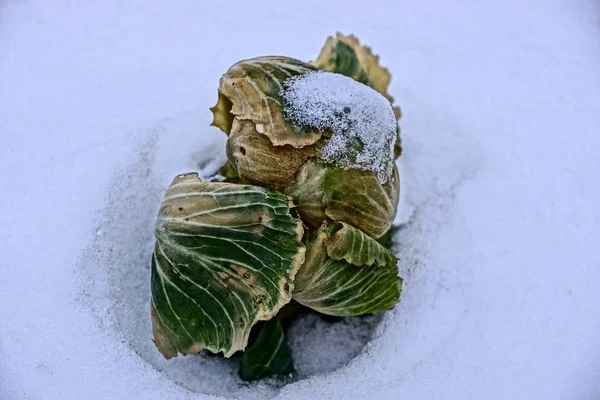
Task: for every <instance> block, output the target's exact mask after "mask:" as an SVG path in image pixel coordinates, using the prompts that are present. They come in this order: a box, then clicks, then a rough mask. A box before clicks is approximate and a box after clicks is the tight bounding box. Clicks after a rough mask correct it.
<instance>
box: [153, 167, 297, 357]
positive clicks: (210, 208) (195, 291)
mask: <svg viewBox="0 0 600 400" xmlns="http://www.w3.org/2000/svg"><path fill="white" fill-rule="evenodd" d="M155 235H156V246H155V251H154V255H153V260H152V275H151V290H152V301H151V313H152V326H153V331H154V340H155V342H156V345H157V347H158V349H159V350H160V352H161V353H162V354H163V356H164V357H165V358H171V357H174V356H176V355H177V353H182V354H193V353H198V352H199V351H200V350H201V349H203V348H206V349H208V350H210V351H211V352H213V353H218V352H221V351H222V352H223V353H224V354H225V356H226V357H229V356H231V355H232V354H233V353H235V352H236V351H238V350H243V349H244V348H245V347H246V344H247V342H248V335H249V333H250V329H251V328H252V326H253V325H254V324H255V323H256V322H257V321H259V320H268V319H270V318H272V317H273V316H274V315H275V314H276V313H277V311H278V310H279V309H280V308H281V307H282V306H283V305H285V304H286V303H288V302H289V301H290V300H291V290H292V289H293V287H294V276H295V275H296V272H297V270H298V268H299V267H300V265H301V264H302V262H303V261H304V253H305V248H304V246H303V244H302V243H301V239H302V235H303V228H302V223H301V221H300V220H298V219H296V218H294V217H293V216H292V215H291V214H290V200H289V198H288V197H286V196H284V195H282V194H280V193H277V192H272V191H269V190H267V189H264V188H261V187H258V186H250V185H239V184H230V183H208V182H201V181H200V179H199V178H198V176H197V174H187V175H180V176H179V177H177V178H175V180H174V181H173V183H172V184H171V186H170V187H169V189H168V191H167V193H166V195H165V199H164V201H163V203H162V205H161V207H160V211H159V216H158V220H157V224H156V229H155Z"/></svg>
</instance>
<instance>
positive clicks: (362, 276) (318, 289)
mask: <svg viewBox="0 0 600 400" xmlns="http://www.w3.org/2000/svg"><path fill="white" fill-rule="evenodd" d="M306 245H307V251H306V260H305V263H304V265H303V266H302V267H301V268H300V270H299V271H298V274H297V275H296V282H295V283H296V288H295V289H294V300H296V301H297V302H298V303H300V304H302V305H304V306H306V307H310V308H312V309H314V310H316V311H318V312H320V313H323V314H328V315H335V316H352V315H361V314H366V313H372V312H377V311H384V310H389V309H392V308H393V307H394V305H395V304H396V303H397V301H398V297H399V296H400V291H401V286H402V279H400V278H399V277H398V266H397V259H396V257H395V256H394V255H393V254H392V253H391V252H390V251H389V250H387V249H386V248H385V247H383V246H382V245H381V244H379V243H378V242H377V241H376V240H375V239H373V238H371V237H369V236H367V235H365V234H364V233H362V232H361V231H359V230H358V229H356V228H353V227H352V226H350V225H348V224H345V223H343V222H336V223H333V224H331V225H327V224H323V225H322V226H321V227H320V228H319V229H318V230H317V231H316V232H315V233H314V234H313V235H312V236H311V237H310V238H309V239H308V240H307V244H306Z"/></svg>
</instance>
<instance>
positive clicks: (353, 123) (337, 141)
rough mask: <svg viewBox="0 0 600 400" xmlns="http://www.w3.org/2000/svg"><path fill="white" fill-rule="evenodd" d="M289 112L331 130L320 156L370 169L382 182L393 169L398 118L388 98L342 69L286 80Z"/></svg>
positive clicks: (298, 120) (299, 120)
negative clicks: (338, 72)
mask: <svg viewBox="0 0 600 400" xmlns="http://www.w3.org/2000/svg"><path fill="white" fill-rule="evenodd" d="M282 97H283V99H284V102H285V104H286V107H285V109H284V112H285V113H286V117H287V118H289V119H290V120H292V121H294V122H295V123H297V124H299V125H301V126H310V127H312V128H317V129H319V130H322V131H325V130H331V137H330V138H329V139H328V140H327V141H326V143H325V146H323V149H322V150H321V152H320V154H319V157H318V158H319V160H320V161H323V162H326V163H333V164H335V165H337V166H338V167H340V168H344V169H350V168H357V169H361V170H364V171H372V172H373V173H375V174H376V175H377V179H378V180H379V182H380V183H382V184H384V183H386V182H387V180H388V179H389V178H390V176H391V175H392V168H393V160H394V142H395V139H396V118H395V117H394V111H393V110H392V106H391V104H390V102H389V101H388V100H387V99H386V98H385V97H383V96H382V95H381V94H379V93H377V92H376V91H375V90H373V89H371V88H370V87H368V86H366V85H363V84H362V83H358V82H356V81H355V80H354V79H351V78H348V77H346V76H344V75H340V74H334V73H331V72H323V71H318V72H311V73H307V74H303V75H300V76H295V77H292V78H290V79H288V80H286V81H285V82H284V89H283V90H282Z"/></svg>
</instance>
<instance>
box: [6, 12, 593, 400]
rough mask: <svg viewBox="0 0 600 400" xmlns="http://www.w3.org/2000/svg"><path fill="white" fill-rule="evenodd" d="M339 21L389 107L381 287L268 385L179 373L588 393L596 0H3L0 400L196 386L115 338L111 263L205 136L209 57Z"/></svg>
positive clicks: (210, 388)
mask: <svg viewBox="0 0 600 400" xmlns="http://www.w3.org/2000/svg"><path fill="white" fill-rule="evenodd" d="M336 3H337V4H336ZM338 30H339V31H342V32H344V33H355V34H356V35H357V36H358V37H359V38H360V39H361V40H362V41H363V42H364V43H367V44H369V45H371V46H372V47H373V48H374V50H375V51H376V52H377V53H379V54H381V60H382V63H383V64H384V65H386V66H388V67H389V68H390V70H391V72H392V76H393V81H392V87H391V90H390V93H391V94H392V95H393V96H394V97H395V98H396V100H397V102H398V103H399V105H400V106H401V107H402V110H403V118H402V120H401V126H402V129H403V131H402V132H403V139H404V145H405V146H404V147H405V153H404V155H403V157H402V159H401V160H402V161H401V178H402V185H403V186H402V202H403V203H402V204H403V210H402V212H401V215H400V216H399V220H408V221H409V222H408V223H407V224H406V226H405V227H404V229H402V230H401V231H400V233H399V235H398V238H397V241H398V254H399V256H400V258H401V261H402V273H403V276H405V287H404V293H403V295H402V301H401V303H400V305H399V306H398V307H397V308H396V309H395V310H394V311H393V312H390V313H388V314H387V315H386V316H385V317H384V318H383V321H382V323H381V325H380V326H379V327H378V329H377V332H376V335H375V336H376V337H375V339H374V340H373V341H372V342H371V343H370V344H369V345H368V346H367V348H366V349H365V351H363V352H362V354H361V355H359V356H358V357H357V358H356V359H354V360H353V361H352V362H351V363H350V364H349V365H348V366H346V367H343V368H341V369H338V370H336V371H334V372H327V373H324V374H320V375H316V376H313V377H311V378H309V379H305V380H301V381H299V382H296V383H293V384H290V385H287V386H285V387H284V388H283V389H281V391H279V392H278V391H274V390H272V389H269V388H264V387H258V388H257V387H250V388H239V387H238V388H233V389H232V387H230V386H231V384H230V380H228V379H225V378H223V379H222V381H221V382H220V381H218V374H217V375H215V374H213V375H210V374H209V375H205V376H204V377H202V376H200V375H201V374H203V373H206V371H205V370H198V374H199V378H198V379H199V382H200V383H198V385H197V386H196V387H195V388H193V389H194V390H196V392H197V391H200V392H202V391H203V390H204V391H205V392H207V393H214V392H215V391H216V390H217V389H218V387H219V384H222V385H223V386H224V388H223V394H230V395H243V396H245V398H253V397H258V396H262V395H277V396H279V398H281V399H304V398H321V397H322V398H350V399H354V398H356V399H358V398H361V399H362V398H393V399H396V398H406V399H432V398H436V399H437V398H440V399H464V398H473V399H537V398H540V399H578V400H579V399H596V398H599V397H600V343H599V341H598V338H599V337H600V297H599V296H598V295H597V293H598V289H597V288H598V287H599V285H600V252H598V251H597V245H598V243H600V228H598V226H597V224H598V221H600V185H599V184H598V182H599V181H600V180H599V179H598V176H600V161H599V154H600V151H599V150H598V149H600V135H598V132H599V131H600V46H599V44H600V4H598V3H597V2H596V1H593V0H589V1H585V0H564V1H558V0H537V1H534V0H532V1H528V2H527V1H519V0H510V1H504V2H491V1H487V2H477V3H475V2H470V1H458V2H446V1H441V0H438V1H428V2H410V3H408V2H399V1H397V2H392V1H390V2H368V3H364V2H342V1H337V2H323V1H304V2H295V3H293V4H292V3H290V4H287V3H282V2H277V3H275V2H272V3H267V2H262V1H253V2H192V1H189V2H184V1H180V2H173V3H171V4H169V5H168V6H166V5H165V6H161V5H160V3H158V2H156V3H152V2H142V1H130V2H119V1H104V2H100V1H96V2H73V1H54V2H44V1H35V0H29V1H24V0H23V1H18V0H12V1H11V0H8V1H4V2H2V3H0V173H1V174H2V178H1V179H0V254H2V263H1V265H0V314H1V315H2V322H1V323H0V399H65V398H67V399H70V398H74V399H75V398H89V399H105V398H124V399H129V398H132V399H133V398H144V399H154V398H156V399H161V400H164V399H180V398H189V399H196V398H205V397H207V396H206V395H203V394H202V393H196V392H193V391H189V390H188V389H186V387H189V386H190V385H185V384H183V385H178V384H176V383H174V381H176V380H177V379H176V378H175V377H174V376H173V374H174V373H175V370H172V371H171V372H168V371H167V372H165V371H162V372H159V371H161V367H160V366H157V365H158V363H159V361H156V360H155V361H153V360H151V359H150V358H149V356H148V354H149V353H144V347H143V346H144V345H142V344H140V343H136V342H135V340H134V339H132V338H135V337H137V334H138V333H139V332H144V327H145V326H146V325H144V322H143V320H142V321H140V322H139V323H138V322H136V318H135V314H132V313H133V312H134V310H137V309H143V307H144V304H143V301H141V300H140V299H139V298H138V297H136V296H135V294H136V293H142V292H143V291H144V290H143V289H144V287H145V286H144V285H147V282H137V281H136V280H135V279H136V275H135V274H136V273H137V272H135V271H134V270H132V269H131V266H132V265H136V264H135V262H134V261H132V260H139V259H143V257H144V256H145V255H146V254H147V252H148V249H147V248H145V247H143V244H144V243H146V244H147V243H148V242H147V240H146V241H144V237H146V238H147V237H148V235H150V237H151V232H148V231H147V230H146V228H147V225H148V224H150V226H151V218H150V217H151V215H152V212H154V211H153V207H156V202H157V201H159V199H160V196H161V190H163V189H164V188H165V187H166V185H167V184H168V183H169V182H170V179H171V178H172V176H173V175H174V174H176V173H179V172H186V171H187V170H190V169H197V166H196V163H197V162H198V161H202V160H206V159H207V157H206V154H207V153H212V152H214V151H216V150H215V149H222V146H223V137H222V136H220V134H219V133H218V132H216V131H215V130H214V129H212V128H209V127H208V126H207V125H208V122H209V121H210V114H209V111H208V107H210V106H212V105H214V103H215V102H216V87H217V81H218V78H219V76H220V74H221V73H222V72H224V71H225V70H226V69H227V68H228V67H229V66H230V65H231V64H232V63H233V62H235V61H237V60H239V59H242V58H248V57H253V56H257V55H270V54H281V55H288V56H293V57H297V58H300V59H304V60H310V59H314V58H315V57H316V56H317V54H318V52H319V50H320V46H321V45H322V43H323V42H324V40H325V38H326V37H327V36H328V35H331V34H334V33H335V32H336V31H338ZM212 167H214V165H205V166H203V168H204V169H205V170H206V171H209V170H210V169H211V168H212ZM149 218H150V219H149ZM121 226H122V229H119V227H121ZM137 243H140V244H141V246H140V248H135V244H137ZM120 260H123V261H122V265H123V269H122V270H119V268H118V267H119V261H120ZM103 266H106V267H105V268H103ZM127 268H130V269H127ZM140 274H141V275H140V276H143V272H140ZM128 304H130V305H131V307H128ZM144 318H145V316H144ZM332 329H340V328H332ZM315 332H318V333H319V334H320V335H322V336H323V340H327V339H326V338H327V336H328V335H327V333H326V332H324V333H320V332H319V331H318V330H316V331H315ZM329 336H331V335H329ZM293 340H295V339H293ZM313 343H314V344H312V343H311V344H310V346H311V347H316V346H319V344H318V341H316V340H315V341H314V342H313ZM138 345H139V346H138ZM306 345H307V343H306V342H305V343H304V346H305V348H306ZM136 346H138V347H136ZM140 355H141V356H140ZM178 362H179V361H178ZM299 362H300V363H303V364H304V365H305V366H306V370H307V371H310V372H311V373H314V372H318V371H320V369H319V368H320V367H319V366H318V365H317V366H315V365H312V364H311V363H310V359H308V360H307V359H306V357H300V358H299ZM196 366H197V365H196ZM188 371H189V370H188ZM202 379H204V381H202ZM180 383H181V382H180ZM225 386H227V387H225ZM215 388H216V389H215Z"/></svg>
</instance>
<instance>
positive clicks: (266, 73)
mask: <svg viewBox="0 0 600 400" xmlns="http://www.w3.org/2000/svg"><path fill="white" fill-rule="evenodd" d="M316 70H317V69H316V68H315V67H314V66H312V65H310V64H308V63H305V62H303V61H300V60H296V59H294V58H290V57H281V56H265V57H255V58H251V59H247V60H241V61H238V62H237V63H235V64H234V65H232V66H231V67H230V68H229V69H228V70H227V71H226V72H225V73H224V74H223V75H222V76H221V79H220V80H219V98H218V100H217V104H216V105H215V106H214V107H212V108H211V111H212V112H213V117H214V119H213V123H212V124H213V125H215V126H217V127H218V128H220V129H221V130H223V131H224V132H225V133H226V134H228V135H229V133H230V132H231V129H232V126H233V120H234V119H238V120H240V121H242V120H250V121H252V123H253V124H254V126H255V130H256V133H257V134H261V135H265V136H266V137H268V138H269V140H270V141H271V143H272V144H273V145H274V146H284V145H291V146H293V147H295V148H301V147H304V146H308V145H311V144H314V143H315V142H317V141H318V140H319V139H320V138H321V135H322V132H320V131H317V130H313V129H310V128H308V127H300V126H297V125H295V124H293V123H292V122H290V121H287V120H286V119H285V118H284V113H283V108H284V104H283V99H282V97H281V91H282V90H283V82H284V81H286V80H287V79H289V78H291V77H293V76H297V75H303V74H305V73H307V72H312V71H316Z"/></svg>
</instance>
